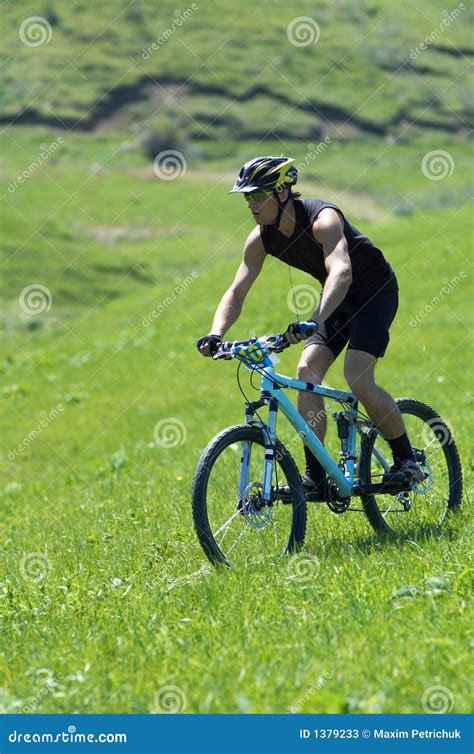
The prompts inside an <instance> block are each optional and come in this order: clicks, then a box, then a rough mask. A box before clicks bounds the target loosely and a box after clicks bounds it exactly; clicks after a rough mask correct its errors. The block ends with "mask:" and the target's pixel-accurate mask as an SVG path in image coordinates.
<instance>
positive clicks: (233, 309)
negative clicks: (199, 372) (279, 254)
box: [199, 227, 267, 356]
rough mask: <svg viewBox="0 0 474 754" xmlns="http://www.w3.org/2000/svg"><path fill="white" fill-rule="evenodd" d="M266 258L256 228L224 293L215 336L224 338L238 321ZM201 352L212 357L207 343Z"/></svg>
mask: <svg viewBox="0 0 474 754" xmlns="http://www.w3.org/2000/svg"><path fill="white" fill-rule="evenodd" d="M266 256H267V254H266V251H265V249H264V247H263V243H262V239H261V237H260V228H259V227H256V228H254V229H253V230H252V232H251V233H250V235H249V237H248V238H247V241H246V243H245V247H244V256H243V259H242V262H241V264H240V266H239V268H238V270H237V272H236V274H235V277H234V280H233V282H232V285H231V286H230V288H228V290H227V291H226V292H225V293H224V295H223V296H222V298H221V300H220V302H219V305H218V307H217V309H216V313H215V315H214V319H213V321H212V327H211V333H212V334H213V335H219V336H220V337H221V338H223V337H224V335H225V333H226V332H227V330H229V328H230V327H231V326H232V325H233V324H234V322H236V321H237V319H238V318H239V315H240V312H241V311H242V305H243V303H244V300H245V297H246V295H247V293H248V292H249V290H250V288H251V287H252V285H253V283H254V282H255V280H256V278H257V277H258V275H259V273H260V271H261V269H262V266H263V263H264V261H265V257H266ZM199 350H200V351H201V353H202V354H203V355H204V356H209V355H210V354H209V353H208V351H209V349H208V347H207V345H206V344H205V343H204V344H203V345H202V346H201V347H200V349H199Z"/></svg>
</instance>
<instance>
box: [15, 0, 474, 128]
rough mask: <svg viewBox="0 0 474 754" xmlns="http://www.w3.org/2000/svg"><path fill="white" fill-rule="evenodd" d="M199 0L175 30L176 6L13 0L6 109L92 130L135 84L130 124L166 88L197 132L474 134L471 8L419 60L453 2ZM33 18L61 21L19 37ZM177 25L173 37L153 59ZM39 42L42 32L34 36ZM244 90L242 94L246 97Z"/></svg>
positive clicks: (174, 115)
mask: <svg viewBox="0 0 474 754" xmlns="http://www.w3.org/2000/svg"><path fill="white" fill-rule="evenodd" d="M197 5H198V8H197V9H196V10H195V11H194V12H191V14H188V18H187V19H186V20H185V21H184V22H182V23H181V25H180V26H179V27H178V26H176V18H177V15H179V14H177V13H176V7H175V3H174V0H164V1H163V2H160V3H159V7H158V4H155V5H154V6H151V5H150V4H146V3H143V4H142V3H134V4H129V5H127V4H125V3H123V2H122V0H110V1H109V2H107V3H105V4H103V5H101V7H100V8H96V7H92V6H91V5H90V4H89V3H85V2H75V3H66V2H63V3H57V2H55V3H53V2H50V0H44V2H43V3H42V4H40V5H39V6H38V3H35V2H33V1H32V0H25V2H23V3H22V5H21V9H19V8H18V7H17V6H15V5H14V4H9V3H7V4H5V7H4V8H3V14H2V26H3V39H4V54H5V62H6V65H5V66H4V67H2V68H1V73H0V83H1V86H0V91H1V92H2V95H1V98H0V105H1V106H2V110H3V111H4V112H5V113H7V114H8V116H11V117H16V116H19V115H20V114H21V113H22V111H23V110H24V109H25V108H26V109H27V110H28V111H32V112H33V113H35V114H37V115H38V116H39V117H40V118H60V119H62V120H65V121H66V122H67V124H68V125H69V124H70V123H74V122H76V121H78V120H79V121H80V124H81V125H82V126H85V125H87V122H88V119H89V118H94V117H95V114H94V113H92V114H91V110H92V109H93V108H94V105H95V103H97V102H99V103H101V105H102V106H104V105H106V106H107V107H110V106H111V104H112V103H116V100H115V97H116V91H117V90H119V91H120V89H121V88H122V89H123V87H130V90H129V91H126V92H123V93H122V95H121V97H122V98H121V99H120V105H121V107H119V108H118V111H120V112H119V115H120V117H122V116H123V115H124V113H123V112H122V109H123V108H124V107H125V109H127V108H130V109H129V111H128V116H125V117H126V119H127V118H128V121H129V123H130V120H132V121H133V119H134V118H135V117H136V115H137V114H140V116H142V117H139V118H138V121H139V122H140V124H141V125H142V126H144V125H146V124H144V122H143V121H144V119H145V117H146V119H147V120H148V119H150V118H152V116H153V114H154V112H155V111H156V109H157V107H159V108H160V110H161V109H162V100H160V97H161V96H162V94H163V90H162V89H161V88H160V87H162V86H164V87H165V88H166V87H170V86H171V90H170V89H166V91H168V93H169V92H170V91H172V87H173V85H176V84H183V85H184V86H183V89H182V90H180V91H178V92H177V93H176V92H175V94H176V98H175V99H173V100H172V101H171V102H169V103H168V110H169V115H170V118H171V120H172V121H173V123H174V126H175V127H176V123H177V121H178V120H181V121H182V127H183V129H184V131H185V132H186V133H187V135H188V136H190V137H192V138H193V139H197V140H203V139H204V140H206V139H208V138H211V139H215V140H217V139H218V138H224V137H227V138H230V139H232V138H234V137H235V134H236V133H238V134H239V136H240V137H247V138H250V137H252V136H254V135H255V133H256V132H257V133H259V134H260V135H263V134H265V133H266V132H267V130H268V128H269V126H270V125H271V128H272V130H273V131H274V133H275V134H277V135H278V136H283V137H284V138H288V137H289V136H290V135H291V134H294V135H295V136H298V135H301V136H302V137H303V138H314V136H315V135H317V134H318V133H319V132H321V131H324V132H326V131H327V130H328V129H329V131H330V132H333V130H334V128H333V125H331V122H335V123H336V125H339V126H341V127H342V128H343V130H345V128H346V127H345V125H344V123H345V121H347V120H348V119H349V118H352V124H351V126H350V128H351V129H352V130H354V129H355V131H356V132H358V131H361V132H365V131H366V130H367V129H371V128H378V129H379V130H380V133H398V132H399V130H400V129H403V127H404V125H403V124H404V123H406V122H410V121H414V120H416V122H417V126H416V127H415V128H414V133H416V131H417V129H421V130H423V129H427V128H428V129H431V128H434V129H437V128H441V129H444V130H447V131H450V132H456V133H458V134H465V133H466V132H467V130H469V125H468V124H469V120H470V118H471V116H472V101H471V98H470V95H469V83H468V79H467V72H466V69H467V65H468V57H467V56H468V53H469V51H470V52H471V53H472V44H471V38H470V35H469V20H470V15H469V14H470V13H471V11H469V10H465V11H464V12H463V13H461V14H460V16H459V17H457V18H454V19H453V21H452V23H451V24H450V25H449V26H448V28H446V29H445V30H444V32H443V33H442V34H438V36H437V38H436V39H434V41H433V44H431V45H428V48H427V49H426V50H425V51H422V52H421V54H420V55H419V56H418V57H417V58H416V59H415V60H414V59H412V57H411V51H412V50H413V49H414V48H416V47H417V46H418V45H419V44H420V43H422V42H423V41H424V40H425V39H426V38H427V37H428V36H429V35H430V34H431V33H432V32H433V30H434V29H437V28H439V27H440V24H441V23H442V21H443V20H445V15H443V11H445V10H446V9H445V4H444V2H443V0H436V1H435V2H433V1H432V2H427V1H425V0H420V1H419V2H417V4H416V6H415V5H414V4H412V3H399V4H398V5H396V6H394V7H391V6H390V5H389V4H388V3H386V2H383V1H382V0H370V2H365V0H364V2H362V1H361V2H357V3H352V4H350V5H347V6H346V5H344V4H338V3H329V2H325V3H322V4H320V5H319V6H318V7H317V8H316V7H315V5H314V3H313V2H311V0H305V1H304V2H300V3H298V7H297V8H296V7H291V6H288V5H278V4H271V5H270V6H269V4H268V3H260V4H255V3H253V2H250V0H246V2H241V3H239V4H238V6H237V5H235V6H229V3H224V2H219V1H218V2H212V3H210V2H208V3H198V4H197ZM190 7H191V4H189V5H187V6H186V8H188V9H189V8H190ZM186 8H184V7H183V8H182V9H181V11H182V13H184V11H185V10H186ZM453 10H454V9H453ZM31 16H40V17H42V18H44V19H46V21H47V22H48V23H49V24H50V28H51V38H50V40H49V42H48V43H45V44H42V45H40V46H33V47H32V46H28V45H26V44H23V43H22V41H21V39H20V35H19V30H20V26H21V23H22V22H23V21H25V20H26V19H27V18H28V17H31ZM300 16H301V17H306V18H309V19H310V20H309V22H308V21H307V22H306V23H309V24H311V23H313V24H314V22H316V23H317V24H318V27H319V32H320V34H319V39H318V41H317V43H316V44H310V45H307V46H296V45H294V44H291V43H290V41H289V39H288V27H289V24H291V23H292V22H293V20H294V19H295V17H300ZM173 23H175V25H174V26H173ZM441 28H442V27H441ZM167 29H170V31H171V32H172V33H171V34H170V35H169V38H168V40H167V41H166V42H165V43H164V44H163V43H160V46H159V47H158V49H156V50H154V51H153V50H152V51H151V54H149V55H148V57H147V55H146V53H145V57H143V50H146V49H147V48H150V46H151V45H152V44H153V42H155V41H156V40H157V39H159V38H160V37H162V35H163V34H164V33H165V32H166V30H167ZM25 33H26V35H28V31H26V32H25ZM310 33H311V32H310ZM313 33H315V32H313ZM45 36H47V32H45ZM27 39H30V38H29V37H28V36H27ZM38 39H39V37H38V36H37V37H35V36H34V32H32V39H31V40H30V41H32V42H33V43H34V42H36V41H38ZM296 39H297V41H305V38H304V36H302V37H298V36H297V37H296ZM450 53H451V54H450ZM155 82H158V84H159V86H156V85H155ZM138 84H140V86H141V88H140V86H138ZM147 86H148V89H147V88H146V87H147ZM71 92H74V96H71ZM124 97H125V99H124ZM153 97H154V98H155V99H154V98H153ZM236 97H239V98H241V99H242V100H243V101H241V102H239V104H238V105H236V104H235V98H236ZM157 98H158V99H157ZM308 107H309V112H307V111H306V110H305V108H308ZM327 108H333V110H328V109H327ZM334 108H336V110H337V112H336V111H335V110H334ZM114 109H115V104H114ZM269 113H271V114H272V117H271V118H270V119H269ZM104 114H105V113H104ZM109 114H110V113H109ZM129 116H131V117H129ZM269 121H270V122H269ZM130 126H131V124H130Z"/></svg>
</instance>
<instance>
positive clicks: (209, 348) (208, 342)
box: [196, 333, 222, 356]
mask: <svg viewBox="0 0 474 754" xmlns="http://www.w3.org/2000/svg"><path fill="white" fill-rule="evenodd" d="M221 343H222V338H221V336H220V335H213V334H212V333H211V334H210V335H204V336H203V337H202V338H199V340H198V342H197V343H196V346H197V348H198V351H199V353H202V355H203V356H212V355H213V354H215V353H216V351H217V349H218V348H219V346H220V344H221Z"/></svg>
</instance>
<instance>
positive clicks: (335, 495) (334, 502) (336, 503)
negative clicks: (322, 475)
mask: <svg viewBox="0 0 474 754" xmlns="http://www.w3.org/2000/svg"><path fill="white" fill-rule="evenodd" d="M326 497H327V499H326V503H327V506H328V508H329V509H330V510H332V512H333V513H345V512H346V510H347V509H348V507H349V503H350V502H351V499H350V497H344V498H340V497H339V488H338V486H337V485H336V484H334V483H333V482H329V483H328V485H327V487H326Z"/></svg>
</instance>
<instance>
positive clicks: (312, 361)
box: [297, 343, 334, 484]
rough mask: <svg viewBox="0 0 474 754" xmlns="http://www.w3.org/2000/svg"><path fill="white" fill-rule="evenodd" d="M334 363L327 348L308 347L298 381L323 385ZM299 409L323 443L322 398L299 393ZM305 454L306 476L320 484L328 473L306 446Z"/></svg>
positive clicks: (324, 430)
mask: <svg viewBox="0 0 474 754" xmlns="http://www.w3.org/2000/svg"><path fill="white" fill-rule="evenodd" d="M333 362H334V354H333V352H332V351H331V349H330V348H328V347H327V346H323V345H321V344H319V343H318V344H316V345H310V346H307V347H306V348H305V349H304V351H303V354H302V356H301V359H300V362H299V364H298V379H299V380H304V382H314V383H316V384H321V382H322V381H323V379H324V375H325V374H326V372H327V371H328V369H329V367H330V366H331V364H332V363H333ZM297 407H298V411H299V412H300V414H301V416H302V417H303V419H304V420H305V421H306V422H307V424H309V426H310V427H311V429H312V430H313V432H314V434H315V435H316V437H317V438H318V439H319V440H321V442H323V441H324V435H325V433H326V426H327V420H326V410H325V407H324V400H323V398H322V396H320V395H313V394H312V393H301V392H298V395H297ZM304 452H305V458H306V476H308V477H309V478H310V479H312V480H313V482H315V484H319V482H322V481H323V479H324V478H325V476H326V472H325V470H324V469H323V467H322V466H321V464H320V463H319V461H318V460H317V458H315V457H314V455H313V454H312V453H311V451H310V450H309V448H307V447H306V445H305V446H304Z"/></svg>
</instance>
